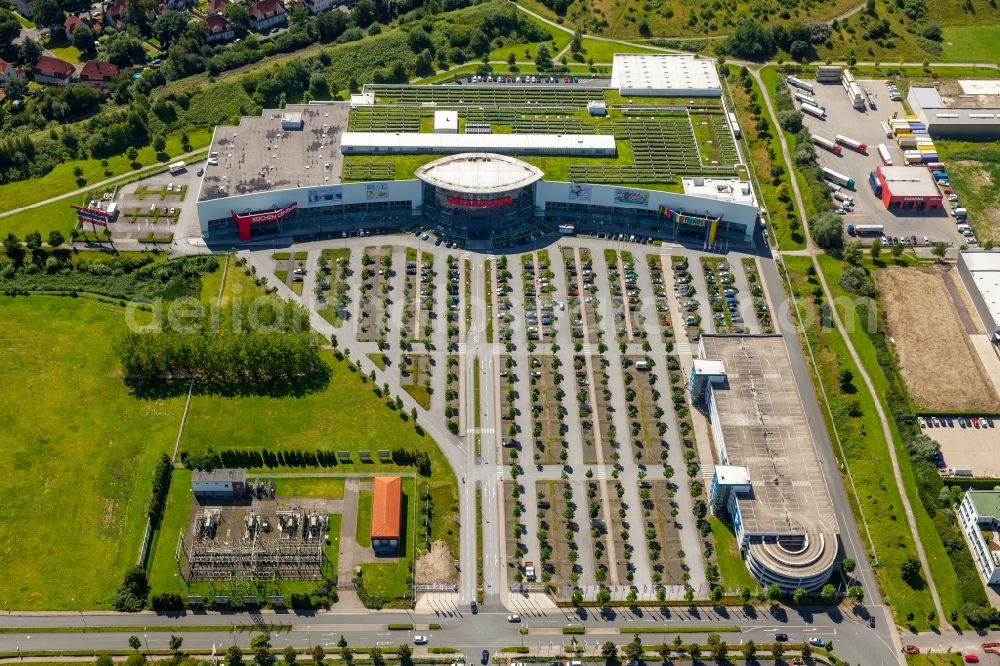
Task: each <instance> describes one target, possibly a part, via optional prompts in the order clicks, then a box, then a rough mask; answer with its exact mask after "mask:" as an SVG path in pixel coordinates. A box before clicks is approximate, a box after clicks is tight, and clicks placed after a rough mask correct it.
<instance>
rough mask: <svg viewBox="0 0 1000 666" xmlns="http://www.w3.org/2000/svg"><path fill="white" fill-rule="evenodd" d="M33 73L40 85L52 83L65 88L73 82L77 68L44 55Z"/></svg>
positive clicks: (36, 64)
mask: <svg viewBox="0 0 1000 666" xmlns="http://www.w3.org/2000/svg"><path fill="white" fill-rule="evenodd" d="M32 73H33V74H34V76H35V81H37V82H38V83H52V84H55V85H57V86H63V85H66V84H67V83H69V82H70V80H72V78H73V74H74V73H76V68H74V67H73V65H72V64H71V63H68V62H66V61H65V60H62V59H60V58H54V57H52V56H47V55H43V56H41V57H40V58H39V59H38V62H37V63H35V67H34V68H33V69H32Z"/></svg>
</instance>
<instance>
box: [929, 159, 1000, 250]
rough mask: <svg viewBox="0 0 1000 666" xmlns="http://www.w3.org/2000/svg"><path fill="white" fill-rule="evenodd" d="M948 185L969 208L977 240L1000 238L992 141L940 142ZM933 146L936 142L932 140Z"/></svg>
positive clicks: (999, 166) (998, 165)
mask: <svg viewBox="0 0 1000 666" xmlns="http://www.w3.org/2000/svg"><path fill="white" fill-rule="evenodd" d="M940 144H941V145H940V146H939V147H938V150H939V151H941V153H940V154H941V159H943V160H947V162H948V177H949V180H950V181H951V184H952V187H953V188H954V189H955V192H956V193H957V194H958V196H959V198H960V199H961V201H962V205H963V206H964V207H965V208H967V209H968V211H969V219H970V220H971V221H972V227H973V229H974V230H975V232H976V238H977V239H978V240H979V242H980V243H985V242H987V241H993V242H994V243H995V242H997V241H998V240H1000V213H998V211H1000V149H998V148H997V144H996V143H995V142H982V143H977V142H973V141H942V142H940ZM934 145H935V146H937V145H938V142H935V144H934Z"/></svg>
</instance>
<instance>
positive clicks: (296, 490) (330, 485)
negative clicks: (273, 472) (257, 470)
mask: <svg viewBox="0 0 1000 666" xmlns="http://www.w3.org/2000/svg"><path fill="white" fill-rule="evenodd" d="M262 476H266V475H262ZM272 480H273V481H274V483H275V495H276V496H277V497H318V498H322V499H343V498H344V478H343V477H329V476H325V477H321V476H317V477H312V478H309V477H299V478H283V477H277V478H272Z"/></svg>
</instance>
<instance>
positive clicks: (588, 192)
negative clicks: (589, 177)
mask: <svg viewBox="0 0 1000 666" xmlns="http://www.w3.org/2000/svg"><path fill="white" fill-rule="evenodd" d="M593 195H594V190H593V189H592V188H591V187H590V185H577V184H576V183H571V184H570V186H569V200H570V201H590V199H591V197H592V196H593Z"/></svg>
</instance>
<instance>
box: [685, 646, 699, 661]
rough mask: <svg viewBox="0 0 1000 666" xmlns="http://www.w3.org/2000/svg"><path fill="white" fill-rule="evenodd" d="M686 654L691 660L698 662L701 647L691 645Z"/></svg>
mask: <svg viewBox="0 0 1000 666" xmlns="http://www.w3.org/2000/svg"><path fill="white" fill-rule="evenodd" d="M688 654H689V655H691V659H693V660H694V661H698V659H700V658H701V646H700V645H698V644H697V643H691V645H688Z"/></svg>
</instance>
